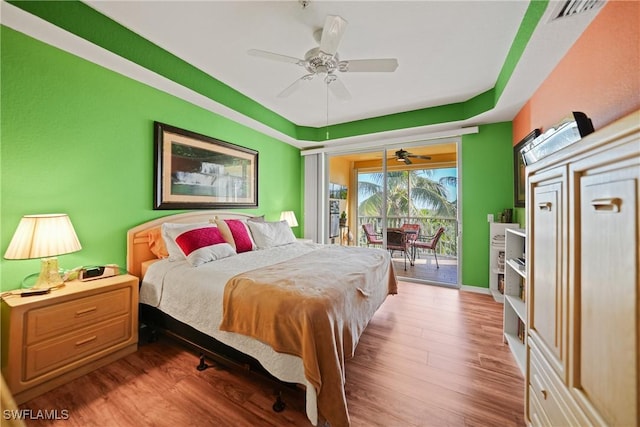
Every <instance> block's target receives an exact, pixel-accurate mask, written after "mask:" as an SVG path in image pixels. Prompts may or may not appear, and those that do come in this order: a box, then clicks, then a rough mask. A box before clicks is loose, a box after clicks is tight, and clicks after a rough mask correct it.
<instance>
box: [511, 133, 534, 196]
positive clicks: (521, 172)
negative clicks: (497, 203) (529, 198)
mask: <svg viewBox="0 0 640 427" xmlns="http://www.w3.org/2000/svg"><path fill="white" fill-rule="evenodd" d="M539 135H540V129H534V130H532V131H531V132H530V133H529V134H528V135H527V136H525V137H524V138H523V139H522V140H521V141H520V142H518V143H517V144H516V145H515V146H514V147H513V180H514V182H513V193H514V194H513V202H514V205H515V206H516V207H519V208H522V207H524V201H525V194H526V193H525V185H526V182H525V181H526V175H525V164H524V161H523V160H522V153H521V151H522V148H523V147H524V146H525V145H527V144H528V143H529V142H531V141H533V140H534V139H535V138H536V137H537V136H539Z"/></svg>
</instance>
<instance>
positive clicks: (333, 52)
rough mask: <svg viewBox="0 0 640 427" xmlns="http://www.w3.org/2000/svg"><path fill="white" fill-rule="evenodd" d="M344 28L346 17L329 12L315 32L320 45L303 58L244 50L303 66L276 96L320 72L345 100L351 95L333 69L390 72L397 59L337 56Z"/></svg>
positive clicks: (348, 71) (298, 86)
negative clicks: (343, 58)
mask: <svg viewBox="0 0 640 427" xmlns="http://www.w3.org/2000/svg"><path fill="white" fill-rule="evenodd" d="M346 28H347V21H346V20H345V19H344V18H342V17H340V16H334V15H328V16H327V18H326V19H325V23H324V27H323V28H322V29H320V30H317V31H316V32H315V33H314V38H315V39H316V41H317V42H318V43H319V46H318V47H314V48H313V49H311V50H309V51H308V52H307V53H306V54H305V55H304V59H298V58H294V57H292V56H286V55H280V54H278V53H273V52H267V51H264V50H259V49H250V50H248V51H247V53H248V54H249V55H253V56H259V57H262V58H266V59H271V60H274V61H280V62H290V63H292V64H296V65H299V66H301V67H304V68H305V69H306V71H307V74H305V75H303V76H302V77H300V78H299V79H297V80H296V81H294V82H293V83H292V84H291V85H289V86H288V87H286V88H285V89H284V90H283V91H282V92H280V93H279V94H278V97H279V98H285V97H287V96H289V95H291V94H292V93H294V92H295V91H296V90H298V89H299V88H300V85H301V84H302V82H305V81H310V80H313V79H314V78H315V77H316V76H320V78H324V82H325V83H326V84H327V85H328V87H329V89H330V90H331V92H332V93H333V94H334V95H335V96H336V97H337V98H339V99H342V100H348V99H350V98H351V95H350V93H349V91H348V90H347V88H346V86H345V85H344V84H343V83H342V82H341V81H340V80H339V79H338V76H337V74H336V72H338V71H339V72H341V73H366V72H369V73H376V72H378V73H385V72H393V71H395V70H396V68H398V60H397V59H396V58H380V59H355V60H340V57H339V56H338V45H339V44H340V41H341V40H342V36H343V35H344V31H345V29H346Z"/></svg>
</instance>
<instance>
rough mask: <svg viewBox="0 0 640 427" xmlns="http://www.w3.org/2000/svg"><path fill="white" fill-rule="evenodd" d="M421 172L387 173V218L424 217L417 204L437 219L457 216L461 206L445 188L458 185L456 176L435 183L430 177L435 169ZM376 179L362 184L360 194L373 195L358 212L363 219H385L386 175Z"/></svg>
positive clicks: (379, 174) (374, 176)
mask: <svg viewBox="0 0 640 427" xmlns="http://www.w3.org/2000/svg"><path fill="white" fill-rule="evenodd" d="M420 172H421V173H420V174H419V173H418V171H416V170H411V171H406V170H405V171H393V172H388V173H387V187H388V190H387V216H388V217H401V216H423V213H422V212H421V209H419V208H417V207H416V204H418V205H425V206H428V210H429V211H431V213H432V214H434V215H436V216H448V217H451V216H455V215H456V205H457V204H456V203H455V202H450V201H449V200H448V199H447V196H448V194H447V188H446V186H445V185H446V184H454V183H456V182H457V179H456V177H444V178H441V179H440V180H439V181H434V180H432V179H429V178H428V176H429V175H433V170H432V169H426V170H422V171H420ZM425 175H426V176H425ZM372 177H373V181H374V182H359V183H358V192H359V193H360V194H362V195H363V196H365V197H367V196H369V197H367V199H366V200H364V201H363V202H361V203H360V206H359V207H358V210H359V213H360V215H363V216H382V206H383V203H382V197H383V188H382V182H383V174H382V173H376V174H372Z"/></svg>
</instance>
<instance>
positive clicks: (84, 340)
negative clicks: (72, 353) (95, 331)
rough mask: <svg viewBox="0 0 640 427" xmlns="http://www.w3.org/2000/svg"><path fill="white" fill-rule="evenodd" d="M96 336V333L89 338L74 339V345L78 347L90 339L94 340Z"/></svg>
mask: <svg viewBox="0 0 640 427" xmlns="http://www.w3.org/2000/svg"><path fill="white" fill-rule="evenodd" d="M96 338H98V336H97V335H93V336H90V337H89V338H85V339H83V340H80V341H76V347H79V346H81V345H84V344H87V343H90V342H91V341H95V339H96Z"/></svg>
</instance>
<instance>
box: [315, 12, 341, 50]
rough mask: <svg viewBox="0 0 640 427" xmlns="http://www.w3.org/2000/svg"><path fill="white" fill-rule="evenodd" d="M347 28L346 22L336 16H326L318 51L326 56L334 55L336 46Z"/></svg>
mask: <svg viewBox="0 0 640 427" xmlns="http://www.w3.org/2000/svg"><path fill="white" fill-rule="evenodd" d="M346 28H347V21H346V20H345V19H344V18H342V17H340V16H337V15H327V18H326V19H325V21H324V27H323V28H322V36H321V37H320V50H321V51H323V52H324V53H326V54H328V55H331V56H333V55H335V54H336V52H337V51H338V45H340V40H342V36H343V35H344V31H345V30H346Z"/></svg>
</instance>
